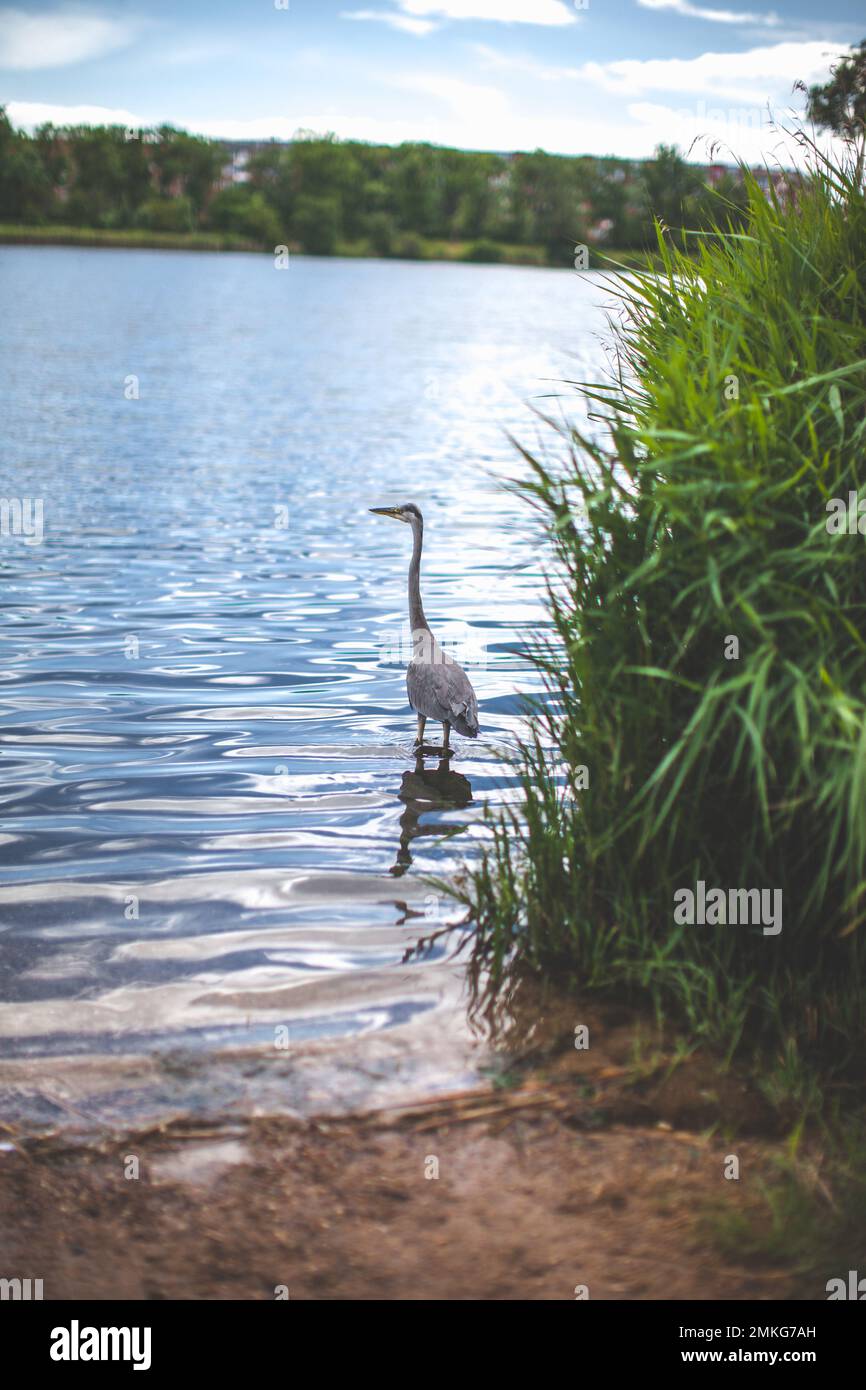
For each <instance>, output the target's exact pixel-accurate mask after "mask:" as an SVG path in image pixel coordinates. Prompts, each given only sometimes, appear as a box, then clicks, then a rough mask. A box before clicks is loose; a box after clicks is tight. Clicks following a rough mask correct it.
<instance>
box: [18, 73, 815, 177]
mask: <svg viewBox="0 0 866 1390" xmlns="http://www.w3.org/2000/svg"><path fill="white" fill-rule="evenodd" d="M400 81H401V83H402V85H405V86H406V87H407V88H408V87H411V86H412V85H413V80H410V79H409V78H408V77H407V78H405V79H400ZM445 82H448V79H443V78H441V77H440V76H431V77H430V78H429V79H428V81H427V83H426V84H425V90H426V91H427V92H428V94H429V95H430V96H434V97H436V98H438V100H439V103H440V106H439V109H438V110H437V109H428V110H427V111H426V113H425V115H424V116H423V117H421V118H419V117H418V116H417V115H412V114H405V115H403V114H401V115H400V116H399V117H388V116H382V115H370V114H368V113H366V112H355V111H351V110H350V111H337V110H334V109H328V108H322V109H318V110H313V111H299V112H298V113H297V114H295V115H291V116H280V115H277V116H265V117H261V118H256V119H253V120H232V119H230V118H225V117H218V118H216V119H213V120H209V119H201V120H177V121H175V122H174V123H175V124H178V125H181V126H184V127H185V128H186V129H189V130H194V131H195V132H196V133H197V134H200V135H210V136H213V137H215V138H217V139H225V140H270V139H276V140H291V139H292V137H293V136H294V135H295V134H297V132H298V131H299V130H314V131H317V132H319V133H321V134H324V133H326V132H328V131H333V132H334V133H335V134H336V135H338V136H340V137H341V138H342V139H345V140H369V141H372V142H373V143H375V144H383V145H396V144H400V143H401V142H402V141H423V140H427V141H429V142H430V143H431V144H439V145H452V146H455V147H456V148H458V149H476V150H485V149H486V150H501V151H508V150H532V149H545V150H549V151H550V152H551V153H553V154H597V155H605V154H611V155H618V156H620V158H623V159H642V158H646V157H648V156H650V155H651V154H652V153H653V150H654V149H655V147H656V146H657V145H659V144H678V145H679V146H680V148H681V149H682V150H688V149H689V147H690V146H691V144H692V142H693V141H694V140H696V139H697V140H698V143H697V144H696V145H695V147H694V149H693V150H692V153H691V158H692V159H694V160H695V161H698V162H701V161H707V160H708V159H709V157H710V155H709V151H708V149H707V141H708V140H710V141H713V140H715V141H716V142H717V143H718V145H719V149H718V151H717V153H716V155H715V157H716V158H717V159H719V160H720V161H721V162H722V163H730V162H732V161H733V160H734V159H736V158H740V159H746V160H748V161H749V162H751V163H756V164H757V163H763V162H765V161H768V160H772V159H773V158H774V156H775V157H777V158H778V159H779V161H780V162H781V163H782V164H784V165H786V166H789V165H791V164H796V163H799V162H801V160H802V153H801V151H799V150H798V148H797V147H796V146H795V145H792V144H791V142H790V141H787V140H786V139H785V137H784V135H783V134H781V133H780V132H778V131H774V130H773V128H772V126H771V124H770V121H769V117H768V115H767V112H766V110H764V111H744V110H743V109H742V108H740V107H727V108H726V107H723V106H722V105H721V103H720V102H718V101H717V99H716V97H715V95H714V96H713V97H711V98H710V101H709V103H708V102H706V101H703V100H701V101H698V102H695V103H694V105H691V106H688V107H677V106H675V105H667V104H660V103H654V102H630V103H628V104H624V105H623V107H622V108H621V110H620V111H618V112H617V113H616V114H615V115H613V116H612V115H611V113H610V112H609V111H605V112H601V111H599V112H597V113H595V112H594V113H592V114H590V115H585V114H580V115H575V114H569V115H567V116H561V115H558V114H556V113H551V114H542V113H540V112H538V111H537V110H536V109H534V108H533V110H532V111H531V112H529V113H527V112H525V111H520V110H515V109H512V108H510V107H509V105H508V103H507V101H506V99H505V97H504V96H503V94H502V93H501V92H497V91H496V89H495V88H486V87H480V86H473V84H471V83H460V82H456V81H455V83H451V82H449V83H448V85H447V86H446V85H443V84H444V83H445ZM8 110H9V118H10V120H11V121H12V123H13V125H16V126H26V127H27V128H33V127H35V126H37V125H40V124H41V123H42V122H43V121H52V122H53V123H54V124H55V125H87V124H92V125H104V124H105V125H125V126H133V127H136V128H137V127H139V126H153V125H159V124H160V123H161V116H160V117H155V116H153V115H150V116H143V115H141V114H140V113H134V112H132V111H125V110H121V109H117V108H113V107H105V106H58V105H48V104H45V103H36V102H10V103H9V108H8ZM821 143H822V144H823V145H824V147H825V148H829V147H830V143H831V142H830V141H829V140H822V142H821ZM837 148H838V146H837Z"/></svg>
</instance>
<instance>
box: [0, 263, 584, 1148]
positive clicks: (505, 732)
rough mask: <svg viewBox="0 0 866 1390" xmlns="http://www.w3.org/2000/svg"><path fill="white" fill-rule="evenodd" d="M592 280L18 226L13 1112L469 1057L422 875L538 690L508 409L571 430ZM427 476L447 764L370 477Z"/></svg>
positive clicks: (460, 1081)
mask: <svg viewBox="0 0 866 1390" xmlns="http://www.w3.org/2000/svg"><path fill="white" fill-rule="evenodd" d="M606 299H609V293H608V291H607V289H606V287H604V286H603V285H602V284H601V283H600V282H599V281H598V280H597V279H596V278H595V277H594V276H589V275H577V274H575V273H570V272H565V271H552V270H534V269H518V268H512V267H485V266H469V265H466V266H463V265H440V264H415V263H406V262H380V261H340V260H330V259H329V260H320V259H316V258H301V257H298V258H295V259H293V261H292V263H291V266H290V267H289V268H288V269H287V270H277V269H276V268H275V266H274V264H273V262H272V260H271V259H270V258H269V257H266V256H261V257H259V256H248V255H231V256H220V255H215V254H214V255H210V254H194V253H182V252H178V253H173V252H150V251H114V250H78V249H71V248H48V247H45V248H36V247H3V248H0V305H2V309H0V359H2V361H0V420H2V432H3V449H2V463H0V497H4V498H7V499H28V498H29V499H42V508H43V519H42V528H41V532H42V533H41V537H40V535H39V534H38V530H39V528H38V527H37V525H36V518H37V512H36V510H35V509H34V510H33V511H32V512H31V513H30V520H31V522H33V534H31V535H30V537H29V538H28V537H27V536H25V535H22V534H20V528H19V533H18V534H14V532H15V530H16V525H15V517H14V512H13V513H10V514H9V517H8V519H7V525H6V528H5V529H6V532H7V534H4V535H2V536H0V575H2V586H0V642H2V667H0V779H2V785H0V795H2V802H0V804H2V824H0V874H2V879H0V1102H2V1110H3V1114H4V1115H5V1117H6V1119H7V1122H8V1123H11V1124H19V1125H20V1126H21V1127H22V1128H24V1129H29V1128H34V1127H38V1126H40V1125H41V1126H54V1125H58V1124H62V1125H66V1124H71V1125H85V1126H87V1125H97V1126H99V1125H103V1124H114V1123H119V1122H122V1121H125V1120H130V1119H134V1120H142V1119H146V1118H150V1117H154V1116H165V1115H166V1114H168V1113H170V1112H172V1111H173V1110H181V1109H197V1108H198V1109H203V1108H210V1109H213V1108H225V1109H228V1110H231V1109H233V1108H238V1107H248V1106H251V1105H255V1106H271V1107H273V1108H276V1109H281V1110H293V1111H297V1112H299V1113H309V1112H310V1111H312V1110H315V1109H317V1108H318V1109H324V1110H328V1109H347V1108H352V1107H354V1106H360V1105H365V1104H371V1103H387V1102H389V1101H393V1100H396V1099H400V1098H402V1097H404V1096H406V1095H409V1094H418V1093H425V1092H430V1091H431V1090H435V1089H437V1088H445V1089H448V1088H453V1087H455V1086H460V1085H464V1084H469V1083H471V1081H472V1079H473V1077H474V1076H475V1075H476V1074H477V1069H478V1068H479V1067H481V1066H483V1065H484V1062H485V1055H486V1054H485V1040H484V1037H483V1033H482V1032H481V1031H480V1030H478V1029H476V1028H474V1027H473V1026H472V1024H471V1023H470V1021H469V1020H468V1019H467V1011H466V991H465V985H464V979H463V968H462V966H461V964H460V962H459V961H457V962H455V961H454V960H453V959H451V954H452V949H453V940H449V937H448V936H447V935H443V936H439V937H438V938H437V939H436V940H435V941H434V942H433V945H432V947H431V949H430V950H429V951H428V952H427V953H425V954H421V955H416V956H410V958H409V959H407V958H406V956H407V951H411V947H412V946H413V944H414V943H415V942H416V941H417V939H418V938H419V936H430V934H431V933H432V932H436V931H437V930H438V928H439V927H441V926H444V925H446V924H447V923H448V922H449V921H450V920H453V919H454V918H455V913H454V909H453V904H452V903H451V902H450V900H448V899H445V898H441V897H439V896H438V895H437V893H436V892H435V891H434V890H433V889H432V888H431V886H430V884H429V883H427V882H425V881H424V877H423V876H426V875H431V874H433V875H443V874H448V873H449V872H451V871H453V870H455V869H457V868H458V867H459V865H460V864H461V862H463V861H464V860H465V859H466V858H467V857H470V858H471V856H472V854H473V852H477V844H478V839H479V835H480V833H481V832H480V830H479V827H478V824H477V823H478V820H479V818H480V815H481V812H482V808H483V805H484V803H485V802H490V803H493V804H494V805H495V804H498V803H499V802H501V800H502V799H503V798H505V797H507V796H508V795H509V794H510V793H511V791H512V790H513V789H512V788H511V787H510V786H509V778H508V776H507V774H506V772H505V771H504V770H503V768H502V766H501V764H500V762H499V760H498V755H499V753H500V752H501V751H502V750H503V749H505V748H507V746H508V745H509V743H510V742H512V741H513V739H514V736H515V732H516V729H517V727H518V722H519V710H520V698H521V695H522V694H524V693H526V692H527V691H530V690H532V689H533V688H534V678H533V676H532V674H531V672H530V671H529V670H528V668H527V664H526V661H525V659H524V657H523V656H522V654H521V648H522V642H523V640H524V638H525V634H526V633H527V632H531V631H532V630H533V628H534V627H535V626H536V625H537V624H538V622H539V621H540V620H541V615H542V608H541V595H542V568H541V567H542V561H543V549H542V546H541V544H540V537H539V531H538V525H537V522H536V520H535V518H534V517H533V515H532V513H531V511H530V510H529V509H528V508H527V507H526V506H525V505H523V504H521V503H520V502H519V500H518V499H516V498H514V497H513V496H511V495H509V494H508V493H507V492H505V491H504V490H503V489H502V487H501V485H500V480H501V479H503V478H506V477H508V476H512V475H514V474H516V473H519V471H520V460H519V458H518V457H517V455H516V453H515V451H514V449H513V447H512V445H511V444H510V443H509V441H508V439H507V437H506V435H507V432H509V431H510V432H511V433H512V434H514V435H516V436H518V437H519V438H520V439H521V440H522V441H524V442H526V443H528V444H530V445H535V444H536V443H537V442H538V441H542V442H543V445H544V447H546V448H547V449H549V450H551V451H552V453H553V454H554V455H555V454H556V452H557V444H556V440H555V438H553V436H552V434H551V432H550V431H549V429H546V428H544V427H542V426H541V424H540V423H539V421H538V420H537V418H536V417H535V416H534V415H533V413H532V406H533V405H535V406H536V407H540V408H542V409H545V410H547V411H552V412H554V413H556V414H562V413H563V411H565V410H567V412H568V414H569V417H570V418H572V419H578V418H579V401H578V400H577V398H576V397H575V396H574V394H573V393H571V392H565V393H564V394H563V388H562V386H561V385H560V383H561V381H562V380H563V379H571V380H575V379H582V378H583V379H586V378H595V377H597V375H598V373H599V370H600V360H601V354H600V347H599V338H600V336H602V335H604V333H605V320H604V313H603V309H602V306H603V304H604V302H605V300H606ZM557 394H559V395H561V396H562V397H563V398H562V399H561V400H559V401H557V400H555V399H552V397H553V396H555V395H557ZM409 500H412V501H415V502H416V503H417V504H418V505H419V506H420V507H421V508H422V510H423V512H424V515H425V523H426V535H425V553H424V562H423V567H422V585H423V591H424V596H425V606H426V610H427V615H428V618H429V619H430V622H431V625H432V626H433V628H434V630H435V631H436V632H437V634H438V635H439V636H440V638H441V639H443V640H445V642H446V645H448V644H451V650H452V651H453V652H454V654H455V655H456V656H457V657H458V659H459V660H460V661H461V662H462V663H463V664H464V665H465V666H466V668H467V670H468V672H469V674H470V677H471V678H472V680H473V683H474V684H475V687H476V690H477V692H478V698H479V706H480V718H481V726H482V735H481V738H480V739H479V740H478V741H477V743H471V742H469V741H467V740H463V739H460V738H456V739H455V740H454V744H455V750H456V752H455V756H454V758H453V760H452V762H451V764H450V768H446V767H444V766H443V767H441V768H440V767H439V766H438V764H437V760H436V758H428V759H427V760H426V762H425V764H424V767H423V768H421V767H416V762H415V759H414V757H413V755H412V743H413V739H414V735H415V721H414V716H413V714H412V711H411V710H410V709H409V706H408V703H407V699H406V693H405V678H404V670H403V665H404V656H405V652H404V647H403V643H404V637H405V627H406V606H405V605H406V599H405V588H406V568H407V564H408V560H409V552H410V547H411V534H410V532H409V528H408V527H404V526H401V525H399V524H398V523H397V522H394V521H390V520H387V519H384V518H378V517H373V516H371V515H370V514H369V511H368V508H369V507H371V506H377V505H384V504H387V503H389V502H395V501H398V502H399V501H409ZM26 520H27V504H25V510H24V520H23V521H22V525H24V523H25V522H26ZM28 541H30V542H34V543H28ZM37 542H38V543H37ZM428 732H429V727H428ZM436 734H437V737H438V731H436ZM456 916H457V917H459V913H458V914H456ZM280 1030H282V1031H280Z"/></svg>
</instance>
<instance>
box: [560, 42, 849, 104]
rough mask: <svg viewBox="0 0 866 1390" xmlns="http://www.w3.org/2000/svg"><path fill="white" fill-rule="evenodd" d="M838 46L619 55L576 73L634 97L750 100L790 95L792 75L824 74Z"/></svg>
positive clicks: (794, 78)
mask: <svg viewBox="0 0 866 1390" xmlns="http://www.w3.org/2000/svg"><path fill="white" fill-rule="evenodd" d="M839 52H840V49H839V45H838V44H828V43H824V42H822V43H814V42H809V43H777V44H770V45H767V46H765V47H763V48H750V49H747V50H746V51H745V52H743V53H702V54H701V55H700V56H699V57H697V58H648V59H638V58H635V59H632V58H624V59H619V60H617V61H615V62H613V63H584V64H583V66H582V67H580V68H578V69H576V70H575V76H576V77H579V78H582V79H584V80H587V81H590V82H595V83H597V84H598V86H600V87H603V88H605V90H606V91H609V92H618V93H622V94H627V95H633V96H637V95H640V94H641V93H643V92H653V91H655V92H676V93H695V94H706V93H709V94H710V95H711V96H713V97H724V98H726V99H734V100H738V101H743V102H749V103H751V104H755V103H757V104H759V105H760V104H763V103H765V102H766V101H767V100H769V99H771V98H772V99H778V98H780V97H783V96H784V97H786V96H788V95H789V94H790V92H791V88H792V87H793V84H794V82H795V81H797V79H798V78H799V79H801V80H802V81H803V82H806V83H809V82H814V81H817V80H819V79H820V78H822V77H826V75H827V71H828V68H829V64H830V61H831V60H832V59H833V58H836V57H838V56H839Z"/></svg>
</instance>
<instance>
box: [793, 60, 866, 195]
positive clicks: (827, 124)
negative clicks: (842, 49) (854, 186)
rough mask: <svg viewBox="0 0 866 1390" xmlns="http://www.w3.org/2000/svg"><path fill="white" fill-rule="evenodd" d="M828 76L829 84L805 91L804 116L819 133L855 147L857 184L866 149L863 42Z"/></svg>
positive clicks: (861, 174) (865, 80)
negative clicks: (847, 141)
mask: <svg viewBox="0 0 866 1390" xmlns="http://www.w3.org/2000/svg"><path fill="white" fill-rule="evenodd" d="M830 73H831V75H830V80H829V82H824V83H818V84H816V85H815V86H814V87H810V88H809V91H808V99H807V106H806V110H807V114H808V116H809V119H810V120H811V121H814V123H815V125H816V126H817V127H818V129H819V130H832V132H833V134H834V135H841V136H842V137H843V139H845V140H850V141H851V142H852V143H853V144H854V145H855V146H856V150H857V178H858V181H859V180H860V179H862V177H863V157H864V146H866V39H863V40H862V41H861V43H860V44H859V46H858V47H857V48H855V49H854V51H853V52H852V53H850V54H849V55H848V56H847V57H845V58H842V59H840V61H839V62H838V63H837V64H836V66H835V67H833V68H831V69H830Z"/></svg>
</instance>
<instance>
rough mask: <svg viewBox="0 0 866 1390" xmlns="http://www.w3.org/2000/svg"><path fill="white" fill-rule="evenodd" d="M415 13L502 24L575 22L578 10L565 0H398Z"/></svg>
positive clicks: (399, 3) (407, 10)
mask: <svg viewBox="0 0 866 1390" xmlns="http://www.w3.org/2000/svg"><path fill="white" fill-rule="evenodd" d="M397 3H398V5H399V6H400V8H401V10H405V12H406V13H407V14H411V15H435V16H436V17H437V18H438V17H441V18H443V19H490V20H495V21H497V22H498V23H499V24H543V25H562V24H573V23H574V22H575V18H576V16H575V14H574V12H573V9H570V8H569V6H568V5H566V4H565V3H564V0H397Z"/></svg>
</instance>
